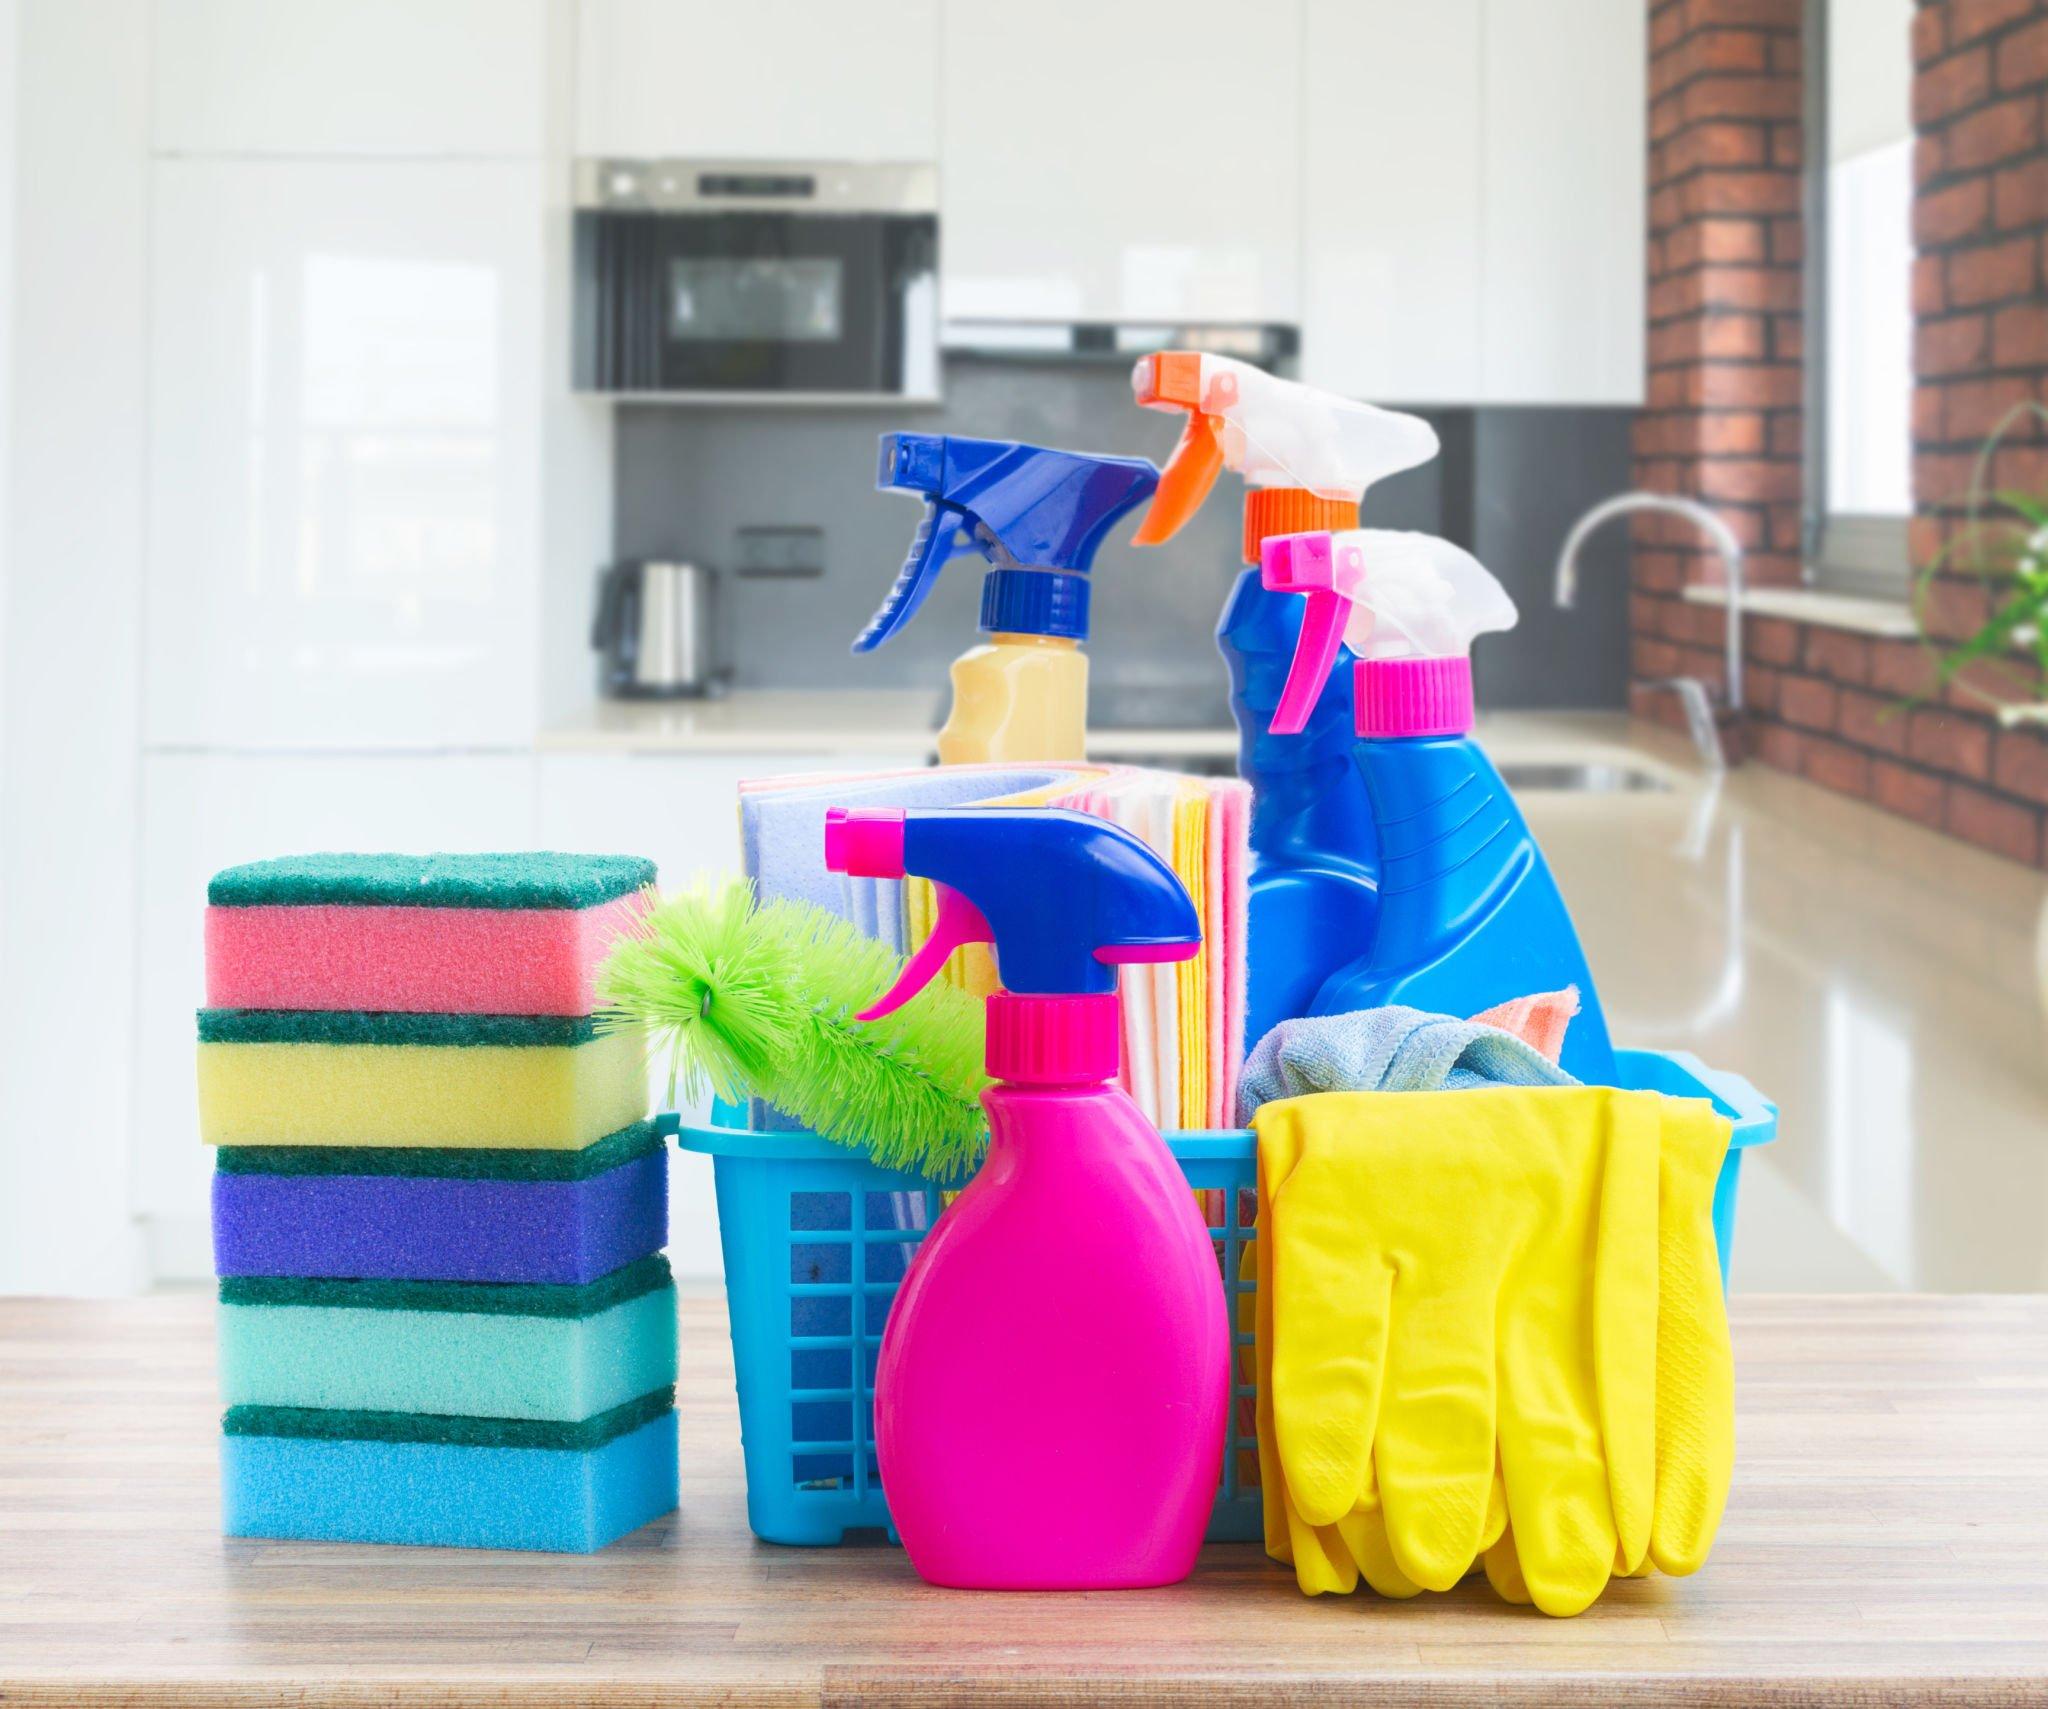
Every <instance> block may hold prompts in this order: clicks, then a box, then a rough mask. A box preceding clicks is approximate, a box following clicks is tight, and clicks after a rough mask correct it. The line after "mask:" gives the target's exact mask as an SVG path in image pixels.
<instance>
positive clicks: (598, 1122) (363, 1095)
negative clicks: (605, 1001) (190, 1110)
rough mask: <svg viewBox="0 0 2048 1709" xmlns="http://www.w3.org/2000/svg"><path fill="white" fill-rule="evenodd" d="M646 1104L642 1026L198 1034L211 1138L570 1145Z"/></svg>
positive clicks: (597, 1135)
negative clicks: (630, 1029)
mask: <svg viewBox="0 0 2048 1709" xmlns="http://www.w3.org/2000/svg"><path fill="white" fill-rule="evenodd" d="M646 1113H647V1079H646V1069H645V1066H644V1059H643V1054H642V1046H641V1041H640V1039H639V1037H638V1036H637V1035H635V1034H631V1033H605V1034H599V1035H597V1036H595V1037H593V1038H590V1039H587V1040H585V1041H584V1042H581V1043H576V1044H546V1045H538V1044H536V1045H498V1044H460V1045H454V1044H446V1045H444V1044H340V1043H336V1044H322V1043H312V1042H305V1041H275V1042H272V1041H263V1042H252V1041H248V1040H225V1039H214V1040H204V1039H202V1041H201V1043H200V1046H199V1128H200V1134H201V1137H202V1138H204V1139H205V1141H206V1143H207V1144H209V1145H377V1146H419V1145H431V1146H495V1147H501V1148H520V1149H533V1150H544V1151H577V1150H581V1149H582V1148H583V1147H584V1146H586V1145H590V1144H593V1143H595V1142H596V1141H597V1140H600V1139H602V1138H604V1136H605V1135H606V1134H609V1133H616V1132H617V1131H618V1130H619V1129H620V1128H622V1127H629V1126H631V1125H632V1124H633V1123H634V1122H636V1121H638V1120H640V1119H641V1117H642V1116H644V1115H645V1114H646Z"/></svg>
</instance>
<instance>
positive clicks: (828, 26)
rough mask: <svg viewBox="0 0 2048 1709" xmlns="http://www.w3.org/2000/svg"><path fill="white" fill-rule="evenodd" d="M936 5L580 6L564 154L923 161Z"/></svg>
mask: <svg viewBox="0 0 2048 1709" xmlns="http://www.w3.org/2000/svg"><path fill="white" fill-rule="evenodd" d="M938 11H939V9H938V0H891V4H889V5H885V6H873V5H848V4H844V3H843V0H746V3H745V4H739V5H735V4H731V3H730V0H583V4H582V14H581V17H580V20H579V23H578V31H577V54H576V152H577V153H579V154H586V155H626V156H640V157H647V156H656V157H659V156H664V155H670V156H672V155H694V156H698V157H702V158H708V159H736V158H737V159H762V160H813V159H815V160H907V161H928V160H931V159H933V158H934V157H935V156H936V155H937V153H938V119H937V109H936V90H937V86H938V55H939V45H938V44H939V18H938Z"/></svg>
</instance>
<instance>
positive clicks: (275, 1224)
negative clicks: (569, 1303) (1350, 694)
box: [213, 1141, 668, 1283]
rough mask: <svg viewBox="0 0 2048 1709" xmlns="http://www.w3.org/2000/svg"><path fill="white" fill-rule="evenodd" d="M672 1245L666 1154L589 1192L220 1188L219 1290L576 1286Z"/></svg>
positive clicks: (284, 1175)
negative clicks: (323, 1284)
mask: <svg viewBox="0 0 2048 1709" xmlns="http://www.w3.org/2000/svg"><path fill="white" fill-rule="evenodd" d="M606 1143H609V1142H606ZM656 1143H657V1144H658V1143H659V1142H658V1141H657V1142H656ZM593 1149H596V1148H595V1147H593ZM635 1149H636V1150H637V1149H638V1148H637V1147H636V1148H635ZM265 1152H266V1155H267V1157H275V1156H276V1155H277V1152H276V1151H275V1150H272V1149H271V1148H265ZM230 1155H232V1153H228V1152H224V1153H223V1154H222V1156H223V1158H224V1159H225V1158H226V1157H228V1156H230ZM417 1155H418V1154H417V1153H416V1154H415V1156H417ZM503 1155H506V1156H508V1157H518V1156H519V1155H521V1154H519V1153H506V1154H503ZM366 1161H373V1160H366ZM667 1237H668V1159H667V1157H666V1156H665V1155H664V1154H663V1153H662V1152H660V1151H659V1150H656V1151H653V1152H644V1151H642V1152H639V1154H638V1155H634V1156H630V1157H629V1158H628V1160H627V1161H625V1162H622V1163H619V1164H617V1165H616V1166H615V1167H613V1168H610V1169H606V1170H602V1171H600V1172H598V1173H594V1174H587V1175H585V1176H583V1177H582V1178H580V1179H533V1178H528V1177H524V1176H520V1175H509V1174H507V1175H500V1176H497V1177H495V1178H494V1177H492V1176H489V1175H478V1174H475V1173H470V1172H465V1173H462V1174H450V1175H445V1176H441V1175H422V1174H419V1173H417V1172H413V1171H408V1172H407V1173H403V1174H399V1173H382V1172H378V1173H370V1172H367V1171H366V1172H364V1173H349V1174H334V1173H329V1172H325V1171H321V1172H317V1173H315V1172H306V1173H299V1172H290V1171H288V1170H287V1171H280V1172H277V1173H252V1172H248V1171H246V1170H243V1169H235V1168H228V1169H222V1170H221V1171H220V1172H218V1173H216V1174H215V1176H214V1178H213V1260H214V1268H215V1270H216V1272H217V1273H218V1274H220V1275H222V1276H340V1277H363V1278H379V1279H382V1278H396V1279H407V1280H417V1281H436V1282H444V1281H445V1282H553V1283H580V1282H589V1281H594V1280H595V1279H596V1278H597V1277H599V1276H603V1275H607V1274H609V1273H610V1272H611V1271H613V1270H616V1269H618V1268H619V1267H620V1266H621V1265H622V1264H629V1263H631V1262H632V1261H633V1260H634V1259H636V1258H643V1257H645V1256H646V1255H647V1254H648V1253H650V1252H656V1251H659V1250H660V1248H661V1247H662V1245H663V1244H664V1243H665V1241H666V1240H667Z"/></svg>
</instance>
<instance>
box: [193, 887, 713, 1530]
mask: <svg viewBox="0 0 2048 1709" xmlns="http://www.w3.org/2000/svg"><path fill="white" fill-rule="evenodd" d="M653 877H654V868H653V866H652V864H651V863H649V862H646V861H640V860H631V859H626V858H623V857H616V856H584V855H561V854H511V855H429V856H410V855H345V854H330V855H310V856H304V857H298V858H293V859H287V860H276V861H264V862H259V863H257V864H254V865H250V866H239V867H232V868H230V869H229V870H227V871H226V872H223V873H221V874H219V875H218V876H216V877H215V878H214V880H213V882H212V884H211V885H210V886H209V888H208V894H207V901H208V907H207V916H206V985H207V1003H208V1007H207V1008H205V1009H203V1010H201V1011H200V1015H199V1105H200V1127H201V1133H202V1136H203V1137H204V1138H205V1140H206V1142H207V1143H208V1144H210V1145H213V1146H215V1147H217V1148H218V1150H217V1152H216V1159H217V1163H216V1170H215V1174H214V1186H213V1228H214V1262H215V1268H216V1269H217V1270H218V1272H219V1274H220V1277H221V1282H220V1313H219V1328H220V1381H221V1393H222V1398H223V1400H224V1402H225V1403H226V1406H227V1414H226V1418H225V1421H224V1432H225V1434H224V1438H223V1442H222V1451H221V1482H222V1505H223V1515H224V1528H225V1529H226V1530H227V1532H228V1533H229V1535H231V1536H245V1537H295V1538H334V1539H342V1540H347V1541H353V1542H385V1543H438V1544H446V1545H455V1546H465V1547H474V1548H525V1549H561V1550H590V1549H597V1548H601V1547H602V1546H603V1545H604V1544H606V1543H608V1542H610V1541H611V1540H612V1539H613V1538H615V1537H618V1536H620V1535H622V1534H623V1533H625V1532H627V1531H630V1530H632V1529H634V1528H635V1527H637V1526H639V1525H642V1524H644V1523H645V1522H646V1521H648V1520H649V1519H653V1518H655V1517H657V1516H658V1515H660V1514H663V1513H666V1512H668V1511H669V1510H670V1509H671V1508H673V1507H674V1506H675V1504H676V1424H675V1375H676V1320H675V1290H674V1287H673V1285H672V1283H671V1282H670V1279H669V1272H668V1264H667V1260H666V1259H664V1258H663V1257H662V1256H661V1251H660V1249H661V1247H662V1245H663V1244H664V1242H665V1239H666V1236H667V1228H668V1176H667V1163H666V1158H665V1154H664V1152H663V1148H662V1142H661V1137H660V1135H659V1134H658V1133H657V1131H656V1129H655V1127H654V1124H653V1123H652V1122H651V1121H649V1120H648V1119H647V1089H646V1074H645V1067H644V1063H643V1058H642V1048H641V1044H640V1042H639V1040H638V1039H637V1038H636V1037H635V1036H633V1035H631V1034H628V1033H618V1032H606V1031H602V1030H600V1028H599V1027H598V1025H597V1022H596V1020H595V1018H594V1013H593V1011H594V1007H595V1003H594V998H593V995H592V991H593V984H594V979H595V974H596V970H597V964H598V962H599V961H600V960H601V959H602V957H603V954H604V951H605V949H606V947H607V946H608V944H609V943H610V941H611V939H612V938H613V937H614V936H616V935H617V933H618V932H619V931H620V930H622V929H624V928H625V927H627V926H629V925H630V924H631V923H632V922H633V921H634V920H635V919H637V917H638V913H639V910H640V909H641V908H642V907H643V906H644V903H643V901H642V891H643V888H644V887H645V886H646V885H647V884H649V883H651V882H652V880H653Z"/></svg>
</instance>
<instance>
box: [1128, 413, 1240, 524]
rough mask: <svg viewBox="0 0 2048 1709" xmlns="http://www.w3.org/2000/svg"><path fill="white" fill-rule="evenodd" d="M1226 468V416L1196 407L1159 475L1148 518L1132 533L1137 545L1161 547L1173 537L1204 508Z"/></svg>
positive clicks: (1147, 513) (1146, 516)
mask: <svg viewBox="0 0 2048 1709" xmlns="http://www.w3.org/2000/svg"><path fill="white" fill-rule="evenodd" d="M1222 469H1223V419H1222V417H1220V416H1214V415H1204V414H1203V413H1202V412H1201V411H1199V410H1197V411H1195V412H1194V413H1193V414H1191V415H1190V416H1189V417H1188V424H1187V426H1186V427H1185V428H1184V429H1183V430H1182V432H1181V436H1180V443H1179V444H1178V445H1176V446H1175V447H1174V448H1173V455H1172V456H1171V457H1170V458H1168V459H1167V463H1166V467H1165V468H1164V469H1163V470H1161V471H1160V474H1159V490H1158V491H1157V492H1156V493H1154V494H1153V495H1152V504H1151V508H1149V509H1148V510H1147V511H1146V512H1145V520H1144V521H1143V522H1141V523H1139V524H1138V531H1137V533H1135V534H1133V535H1132V536H1131V544H1132V545H1134V546H1159V545H1164V544H1165V543H1166V542H1167V541H1168V540H1171V539H1172V538H1173V537H1174V536H1175V535H1176V534H1178V533H1179V532H1180V531H1181V530H1182V529H1183V528H1185V527H1186V526H1187V524H1188V519H1189V518H1190V517H1192V516H1193V515H1194V514H1195V512H1196V511H1198V510H1200V509H1201V508H1202V500H1203V499H1205V498H1207V497H1208V496H1209V489H1210V488H1211V487H1213V486H1214V485H1215V484H1216V477H1217V475H1218V474H1220V473H1221V472H1222Z"/></svg>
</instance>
